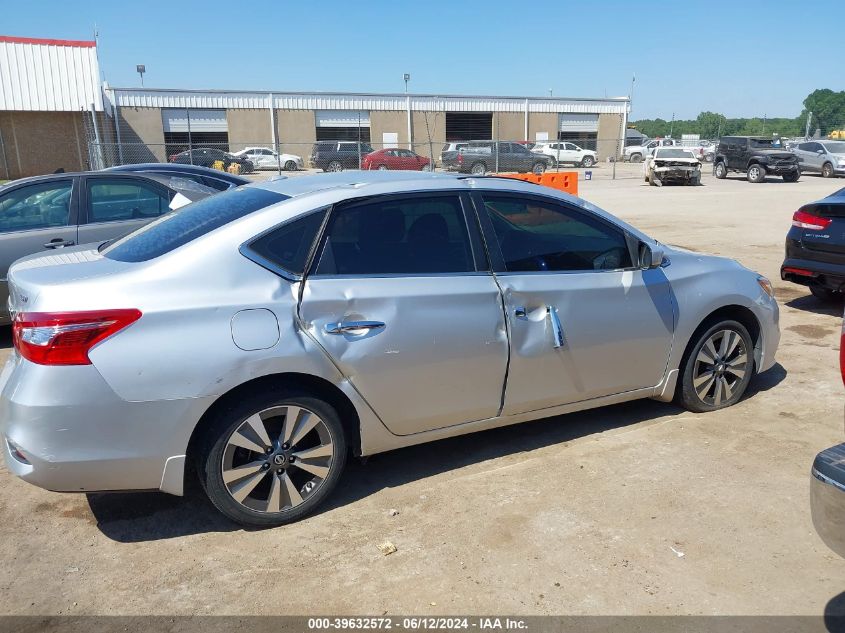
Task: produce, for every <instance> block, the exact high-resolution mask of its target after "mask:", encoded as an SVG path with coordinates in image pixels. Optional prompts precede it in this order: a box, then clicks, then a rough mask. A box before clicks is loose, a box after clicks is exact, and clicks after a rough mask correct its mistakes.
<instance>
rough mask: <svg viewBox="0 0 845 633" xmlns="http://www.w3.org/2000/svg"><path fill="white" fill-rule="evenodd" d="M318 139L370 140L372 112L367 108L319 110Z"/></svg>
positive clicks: (317, 112)
mask: <svg viewBox="0 0 845 633" xmlns="http://www.w3.org/2000/svg"><path fill="white" fill-rule="evenodd" d="M314 120H315V122H316V125H317V130H316V139H317V140H318V141H361V142H362V143H369V142H370V113H369V112H368V111H366V110H360V111H359V110H317V111H316V112H315V113H314Z"/></svg>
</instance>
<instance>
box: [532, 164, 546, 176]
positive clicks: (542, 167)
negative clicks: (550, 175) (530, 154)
mask: <svg viewBox="0 0 845 633" xmlns="http://www.w3.org/2000/svg"><path fill="white" fill-rule="evenodd" d="M531 172H532V173H534V174H538V175H539V174H543V173H545V172H546V163H534V165H533V166H532V167H531Z"/></svg>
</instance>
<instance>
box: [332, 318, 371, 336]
mask: <svg viewBox="0 0 845 633" xmlns="http://www.w3.org/2000/svg"><path fill="white" fill-rule="evenodd" d="M383 327H384V323H382V322H381V321H338V322H337V323H326V334H356V333H363V331H368V330H378V329H380V328H383Z"/></svg>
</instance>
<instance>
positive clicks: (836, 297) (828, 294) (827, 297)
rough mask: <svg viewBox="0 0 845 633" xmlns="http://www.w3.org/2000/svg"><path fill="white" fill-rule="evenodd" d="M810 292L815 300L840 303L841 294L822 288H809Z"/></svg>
mask: <svg viewBox="0 0 845 633" xmlns="http://www.w3.org/2000/svg"><path fill="white" fill-rule="evenodd" d="M810 292H811V293H812V294H813V296H814V297H815V298H816V299H820V300H822V301H827V302H830V303H833V302H835V301H842V296H843V295H842V293H841V292H837V291H836V290H831V289H830V288H823V287H822V286H810Z"/></svg>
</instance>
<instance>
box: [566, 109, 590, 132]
mask: <svg viewBox="0 0 845 633" xmlns="http://www.w3.org/2000/svg"><path fill="white" fill-rule="evenodd" d="M558 123H559V125H560V127H559V128H558V129H559V131H561V132H598V131H599V115H598V114H570V113H567V112H561V113H560V114H559V115H558Z"/></svg>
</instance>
